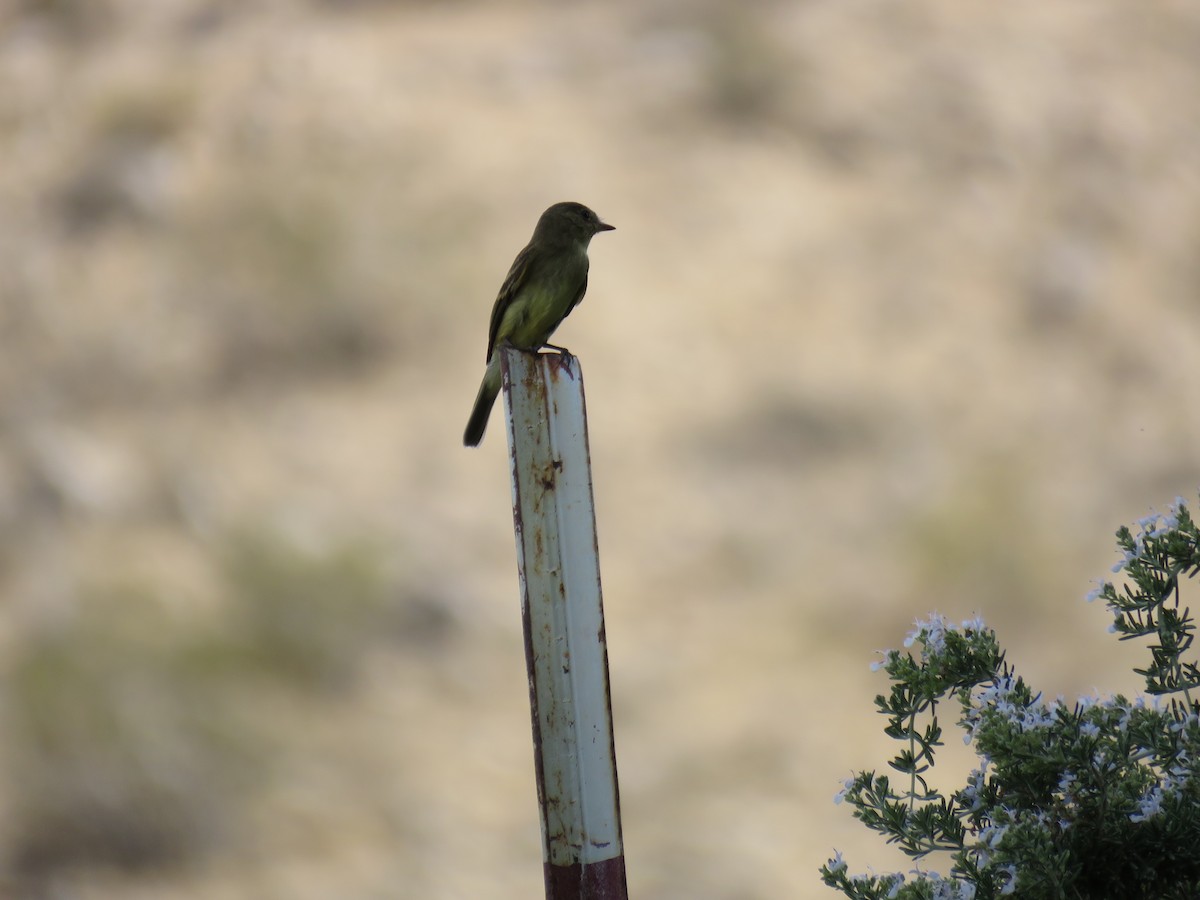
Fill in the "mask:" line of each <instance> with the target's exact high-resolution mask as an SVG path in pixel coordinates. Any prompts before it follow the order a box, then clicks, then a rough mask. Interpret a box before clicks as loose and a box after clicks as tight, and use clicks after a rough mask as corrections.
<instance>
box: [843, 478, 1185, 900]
mask: <svg viewBox="0 0 1200 900" xmlns="http://www.w3.org/2000/svg"><path fill="white" fill-rule="evenodd" d="M1198 537H1200V535H1198V532H1197V527H1196V524H1195V523H1194V522H1193V520H1192V518H1191V516H1190V515H1189V513H1188V510H1187V507H1186V505H1185V504H1184V502H1183V500H1181V499H1179V500H1176V501H1175V503H1174V504H1173V505H1172V506H1171V507H1170V508H1169V509H1168V511H1167V513H1166V514H1165V515H1158V514H1155V515H1151V516H1148V517H1146V518H1145V519H1142V520H1141V521H1139V522H1138V523H1137V531H1136V533H1135V532H1134V531H1131V530H1130V529H1129V528H1125V527H1122V528H1121V530H1120V531H1118V532H1117V544H1118V547H1119V548H1120V550H1121V552H1122V554H1123V558H1122V560H1121V562H1119V563H1118V564H1117V565H1116V566H1115V567H1114V569H1113V571H1114V573H1122V572H1123V574H1124V580H1123V583H1122V584H1121V585H1120V587H1118V586H1117V585H1116V584H1114V583H1113V582H1110V581H1107V580H1106V581H1102V582H1100V584H1099V585H1098V587H1097V588H1096V589H1095V590H1094V591H1092V593H1091V594H1089V595H1088V599H1089V600H1096V599H1102V600H1104V601H1105V604H1106V605H1107V607H1108V609H1109V610H1110V611H1111V612H1112V614H1113V624H1112V626H1111V628H1110V631H1111V632H1112V633H1114V634H1116V635H1118V636H1119V639H1120V640H1131V639H1148V641H1149V647H1148V649H1149V655H1150V661H1149V664H1148V665H1147V667H1146V668H1144V669H1136V670H1135V671H1136V672H1137V673H1138V674H1139V675H1141V676H1143V677H1144V678H1145V680H1146V692H1147V694H1148V695H1149V699H1148V700H1147V699H1146V698H1144V697H1137V698H1135V699H1132V700H1130V699H1127V698H1125V697H1123V696H1120V695H1116V696H1112V697H1107V698H1100V697H1091V698H1082V699H1080V700H1078V701H1076V702H1075V703H1068V702H1066V701H1065V700H1064V699H1063V698H1061V697H1059V698H1057V699H1055V700H1047V699H1045V698H1043V696H1042V695H1041V694H1040V693H1038V692H1037V691H1035V690H1033V689H1032V688H1031V687H1030V686H1029V685H1027V684H1026V683H1025V681H1024V680H1023V679H1022V678H1021V677H1020V676H1018V675H1017V674H1016V673H1015V672H1014V670H1013V669H1012V667H1011V666H1009V665H1008V663H1006V662H1005V660H1004V653H1003V652H1002V651H1001V650H1000V647H999V645H998V643H997V641H996V635H995V632H993V631H992V630H991V629H989V628H988V627H987V626H986V625H985V624H984V623H983V622H982V621H981V620H979V619H974V620H970V621H966V622H962V623H961V624H955V623H951V622H948V621H946V620H945V619H944V618H943V617H941V616H939V615H936V614H935V615H933V616H931V617H930V618H929V619H927V620H925V621H921V622H918V623H917V627H916V628H915V630H914V631H912V632H911V633H910V635H909V637H908V639H907V640H906V641H905V644H904V646H905V650H904V651H900V650H891V651H888V652H887V653H886V654H885V658H884V660H883V661H882V662H881V663H878V664H877V666H876V668H882V669H883V670H884V671H886V672H887V674H888V676H889V678H890V679H891V681H892V688H891V692H890V694H889V695H888V696H886V697H884V696H879V697H876V698H875V703H876V706H877V707H878V708H879V711H880V712H881V713H883V714H884V715H885V716H887V719H888V724H887V727H886V729H885V733H886V734H887V735H888V736H890V737H892V738H894V739H896V740H897V741H899V742H900V744H901V746H902V749H901V750H900V752H899V753H898V754H897V755H896V756H895V758H894V759H892V760H891V761H890V762H889V766H890V767H891V768H892V769H893V770H894V771H895V773H897V774H896V775H893V776H888V775H880V774H876V773H875V772H860V773H859V774H858V775H857V776H856V777H854V778H851V779H848V780H847V781H846V782H845V785H844V787H843V789H842V791H841V792H840V793H839V794H838V796H837V798H836V799H837V802H839V803H840V802H843V801H844V802H846V803H849V804H850V805H851V806H852V807H853V808H854V815H855V817H856V818H858V819H859V820H860V821H862V823H863V824H864V825H866V826H867V827H868V828H871V829H872V830H874V831H878V832H879V833H880V834H882V835H884V836H885V837H886V838H887V840H888V841H889V842H890V843H896V844H898V845H899V846H900V848H901V849H903V850H904V852H905V853H907V854H908V855H909V856H910V857H912V858H913V859H914V860H918V861H920V860H921V859H922V858H923V857H926V856H928V855H929V854H930V853H933V852H935V851H944V852H945V853H944V855H946V856H948V857H949V859H950V861H951V866H950V872H949V875H947V876H942V875H940V874H939V873H938V872H935V871H932V870H929V869H925V868H921V866H920V864H919V863H918V866H917V868H915V869H914V870H913V871H912V872H910V873H907V874H901V873H892V874H883V875H850V874H849V871H848V866H847V864H846V862H845V861H844V860H843V859H842V856H841V854H840V853H838V854H836V855H835V856H834V857H833V858H832V859H830V860H829V861H828V862H827V863H826V864H825V865H824V866H822V867H821V876H822V878H823V880H824V882H825V883H826V884H827V885H829V886H830V887H833V888H836V889H838V890H840V891H841V892H842V893H843V894H845V896H847V897H850V898H852V900H883V898H900V900H906V898H907V900H915V898H922V900H988V898H996V897H1004V896H1013V897H1019V898H1034V900H1041V898H1113V900H1117V898H1120V900H1139V898H1141V900H1185V898H1186V900H1194V898H1198V897H1200V717H1198V713H1200V696H1198V694H1197V688H1200V668H1198V667H1197V663H1196V658H1195V656H1194V654H1193V655H1189V653H1190V651H1192V640H1193V637H1194V632H1195V622H1194V620H1193V619H1192V615H1191V612H1190V611H1189V609H1188V607H1187V606H1186V605H1184V604H1183V602H1182V600H1181V596H1180V579H1181V578H1183V577H1187V578H1191V577H1193V576H1194V575H1196V573H1197V572H1200V546H1198V544H1200V541H1198ZM951 700H957V704H958V708H959V718H958V724H959V726H960V727H961V728H962V729H963V731H964V741H965V742H966V743H969V744H974V746H975V748H976V751H977V753H978V756H979V765H978V767H977V768H976V769H975V770H974V771H973V772H972V773H971V775H970V776H969V778H968V779H967V783H966V785H964V786H963V787H962V788H960V789H958V790H956V791H953V792H952V793H950V794H949V795H945V794H943V793H941V792H940V791H938V790H936V789H935V788H933V787H931V786H930V784H929V781H928V780H927V779H928V775H929V773H930V770H931V769H932V767H933V764H934V756H935V753H936V751H937V748H938V747H940V746H942V743H943V742H942V730H941V727H940V725H939V723H938V714H939V712H940V710H939V704H942V703H945V702H949V701H951Z"/></svg>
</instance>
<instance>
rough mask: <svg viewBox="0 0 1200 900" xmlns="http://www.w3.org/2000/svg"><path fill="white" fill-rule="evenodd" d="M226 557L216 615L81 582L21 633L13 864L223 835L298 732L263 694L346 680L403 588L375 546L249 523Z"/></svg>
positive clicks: (11, 702)
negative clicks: (302, 541)
mask: <svg viewBox="0 0 1200 900" xmlns="http://www.w3.org/2000/svg"><path fill="white" fill-rule="evenodd" d="M217 555H218V558H219V559H220V560H221V572H222V576H223V582H224V589H225V591H226V596H227V599H228V608H227V610H226V611H224V612H221V613H219V614H217V615H215V616H214V617H213V620H212V621H211V622H209V623H208V624H200V623H197V622H196V621H195V619H194V617H181V616H180V615H178V613H177V608H176V609H173V607H172V604H170V603H169V602H166V599H165V598H164V597H162V596H161V595H159V594H157V593H156V592H155V591H154V590H153V589H150V588H146V587H141V586H130V585H124V586H121V585H117V586H110V587H103V588H92V589H87V590H84V591H83V592H82V593H81V595H80V596H79V598H78V602H77V603H76V605H75V607H74V609H72V610H71V611H70V612H69V613H67V614H64V615H63V616H62V617H60V618H58V619H55V620H54V621H52V622H49V623H48V624H45V625H43V626H41V627H40V628H39V629H38V630H37V631H36V632H35V633H32V634H29V635H26V636H25V637H24V639H23V640H22V641H21V642H20V644H19V652H18V653H17V655H16V656H15V658H14V659H13V660H12V663H11V665H10V666H9V667H8V669H7V670H6V672H5V674H4V679H3V684H2V685H0V688H2V691H3V697H4V704H3V719H4V725H3V730H4V734H5V736H6V737H5V744H4V754H3V765H4V769H3V772H4V781H5V784H4V785H3V791H4V795H5V798H6V801H5V806H6V816H5V820H6V821H5V830H6V840H7V847H6V849H5V856H6V859H5V862H6V864H7V866H8V867H9V869H10V872H12V873H15V875H16V876H17V877H18V878H19V879H21V880H23V881H26V882H30V883H34V882H38V881H44V880H46V879H49V878H52V877H53V875H54V873H55V872H57V871H59V870H62V869H64V868H68V867H72V866H76V865H79V864H88V863H91V864H102V865H109V866H116V867H119V868H126V869H144V868H153V867H160V866H164V865H172V864H180V863H186V862H188V861H189V860H192V859H195V858H197V857H199V856H202V855H203V854H204V853H206V852H207V851H209V850H211V849H213V848H214V847H217V846H219V845H223V844H227V843H228V842H229V841H230V840H231V838H232V837H233V836H235V835H237V834H238V832H239V827H240V824H241V817H242V815H243V813H244V811H245V807H246V805H247V803H250V802H252V801H253V798H254V796H255V789H256V787H261V786H262V785H263V784H264V783H265V782H267V781H269V779H270V777H271V775H272V760H273V759H275V758H276V757H278V756H279V755H280V754H286V753H287V744H288V742H289V741H290V740H291V739H292V738H293V737H296V736H295V735H291V734H289V733H287V731H286V730H284V731H283V732H282V733H281V732H280V731H279V730H278V729H279V723H278V722H277V721H275V719H274V718H273V717H272V716H271V714H270V713H268V712H265V710H266V709H267V708H268V707H267V706H264V704H263V700H262V698H263V697H264V696H269V695H270V694H269V692H270V691H278V689H279V687H280V686H283V687H285V688H287V689H288V690H291V691H294V692H295V693H296V696H297V698H298V699H299V701H300V702H301V703H302V704H303V703H307V702H311V703H318V704H319V703H321V702H323V700H322V697H325V696H327V695H328V694H329V692H330V691H336V692H345V691H347V690H349V689H351V688H352V686H353V682H354V678H355V675H356V673H357V671H358V667H359V664H360V662H361V660H362V659H363V657H364V656H365V655H366V654H367V653H368V652H370V650H371V647H372V644H374V643H375V642H376V641H377V640H378V639H379V637H380V636H381V635H384V636H386V635H388V634H389V633H391V630H390V629H389V628H387V627H385V623H386V622H388V621H389V615H390V613H389V608H388V607H389V598H390V595H391V592H390V588H389V586H388V584H387V582H386V580H385V578H384V576H383V572H382V569H381V567H380V558H379V556H378V555H376V554H374V553H373V552H372V551H371V550H370V549H369V548H367V547H365V546H364V545H362V544H358V543H353V542H348V543H346V544H345V545H344V546H337V547H333V548H331V549H329V550H328V551H326V552H319V553H310V552H304V551H301V550H299V549H297V548H296V547H294V546H292V545H290V544H288V543H287V542H286V541H283V540H281V539H279V538H277V537H275V536H272V535H269V534H266V533H264V532H262V531H255V530H251V529H244V530H241V531H239V532H237V533H234V534H232V535H230V536H229V537H227V538H226V539H225V540H224V541H223V546H222V548H221V550H220V551H219V553H218V554H217ZM390 621H392V622H397V621H400V620H397V619H396V618H395V617H392V618H391V619H390ZM422 621H425V622H426V624H428V621H429V620H428V617H425V618H424V619H422ZM402 624H403V623H402ZM265 692H266V693H265Z"/></svg>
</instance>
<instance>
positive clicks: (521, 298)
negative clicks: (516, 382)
mask: <svg viewBox="0 0 1200 900" xmlns="http://www.w3.org/2000/svg"><path fill="white" fill-rule="evenodd" d="M612 230H613V226H612V225H605V224H604V223H603V222H601V221H600V217H599V216H597V215H596V214H595V213H594V212H592V211H591V210H590V209H588V208H587V207H586V206H584V205H583V204H582V203H555V204H554V205H553V206H552V207H550V208H549V209H548V210H546V211H545V212H544V213H542V217H541V218H540V219H538V223H537V227H536V228H534V229H533V237H532V238H530V239H529V243H528V244H527V245H526V247H525V249H524V250H522V251H521V252H520V253H518V254H517V258H516V259H515V260H513V264H512V268H511V269H509V270H508V276H507V277H506V278H505V279H504V284H503V285H501V286H500V293H499V295H498V296H497V297H496V304H495V306H493V307H492V323H491V325H490V326H489V328H488V349H487V371H486V372H484V375H483V383H482V384H481V385H479V395H478V396H477V397H476V398H475V408H474V409H472V410H471V418H470V419H468V420H467V430H466V431H465V432H464V433H463V446H465V447H478V446H479V442H480V441H482V440H483V432H484V429H486V428H487V423H488V416H490V415H491V412H492V406H493V404H495V402H496V395H497V394H499V393H500V356H499V354H498V353H497V351H498V350H499V348H500V347H502V346H503V345H504V344H510V345H512V346H513V347H516V348H517V349H518V350H540V349H541V348H542V347H544V346H546V342H547V341H548V340H550V335H552V334H553V333H554V329H555V328H557V327H558V325H559V323H560V322H562V320H563V319H565V318H566V317H567V315H568V314H569V313H570V312H571V310H573V309H574V308H575V305H576V304H577V303H579V301H580V300H582V299H583V295H584V292H585V291H587V279H588V255H587V249H588V244H590V243H591V241H592V238H593V237H595V236H596V235H597V234H599V233H600V232H601V231H612Z"/></svg>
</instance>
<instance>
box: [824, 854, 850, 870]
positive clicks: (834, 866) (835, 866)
mask: <svg viewBox="0 0 1200 900" xmlns="http://www.w3.org/2000/svg"><path fill="white" fill-rule="evenodd" d="M825 867H826V868H827V869H829V871H830V872H833V873H834V874H836V873H838V872H844V871H845V870H846V861H845V860H844V859H842V851H841V850H835V851H834V852H833V859H831V860H829V861H828V862H827V863H825Z"/></svg>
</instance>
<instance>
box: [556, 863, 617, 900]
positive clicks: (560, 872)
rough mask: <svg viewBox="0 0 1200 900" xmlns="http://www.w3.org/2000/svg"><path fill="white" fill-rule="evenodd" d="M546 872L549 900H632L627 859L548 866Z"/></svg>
mask: <svg viewBox="0 0 1200 900" xmlns="http://www.w3.org/2000/svg"><path fill="white" fill-rule="evenodd" d="M544 869H545V872H546V897H547V898H548V900H629V889H628V888H627V887H626V886H625V857H624V856H617V857H615V858H613V859H606V860H604V861H602V862H594V863H588V864H587V865H584V864H582V863H575V864H574V865H571V866H552V865H550V863H546V864H545V866H544Z"/></svg>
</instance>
